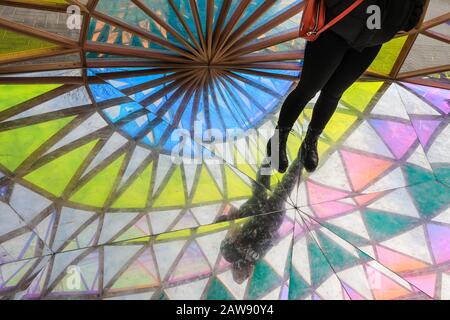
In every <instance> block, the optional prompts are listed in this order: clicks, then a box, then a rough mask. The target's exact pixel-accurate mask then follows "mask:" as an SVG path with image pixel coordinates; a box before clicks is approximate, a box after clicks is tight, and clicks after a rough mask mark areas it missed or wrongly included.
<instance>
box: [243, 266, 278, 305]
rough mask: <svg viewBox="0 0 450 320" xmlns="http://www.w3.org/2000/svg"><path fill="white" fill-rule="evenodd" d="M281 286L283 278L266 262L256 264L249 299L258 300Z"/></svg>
mask: <svg viewBox="0 0 450 320" xmlns="http://www.w3.org/2000/svg"><path fill="white" fill-rule="evenodd" d="M280 284H281V278H280V277H279V276H278V275H277V274H276V273H275V272H274V271H273V270H272V268H271V267H270V266H269V265H268V264H267V263H266V262H265V261H260V262H258V263H257V264H256V266H255V270H254V271H253V278H252V281H251V283H250V287H249V291H248V299H249V300H256V299H258V298H261V297H263V296H264V295H266V294H268V293H269V292H270V290H271V289H273V288H274V287H276V286H277V285H280Z"/></svg>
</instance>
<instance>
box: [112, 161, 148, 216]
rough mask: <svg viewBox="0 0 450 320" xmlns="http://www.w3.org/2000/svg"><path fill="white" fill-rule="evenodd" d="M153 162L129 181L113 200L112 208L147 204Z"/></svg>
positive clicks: (136, 206) (139, 206) (135, 206)
mask: <svg viewBox="0 0 450 320" xmlns="http://www.w3.org/2000/svg"><path fill="white" fill-rule="evenodd" d="M152 172H153V163H151V164H149V165H148V167H147V168H146V169H145V170H144V171H143V172H142V173H141V174H140V175H139V176H138V177H137V178H136V180H134V181H133V183H131V185H130V186H129V187H128V188H127V189H126V190H125V191H124V192H123V193H122V195H120V196H119V198H118V199H117V200H116V201H115V202H114V204H113V206H112V207H113V208H145V207H146V206H147V199H148V194H149V191H150V183H151V179H152Z"/></svg>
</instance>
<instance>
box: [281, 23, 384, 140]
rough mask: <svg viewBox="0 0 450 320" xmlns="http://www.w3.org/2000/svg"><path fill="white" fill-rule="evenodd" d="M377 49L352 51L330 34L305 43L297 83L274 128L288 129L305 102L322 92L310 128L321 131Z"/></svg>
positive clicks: (369, 62) (339, 38) (378, 48)
mask: <svg viewBox="0 0 450 320" xmlns="http://www.w3.org/2000/svg"><path fill="white" fill-rule="evenodd" d="M380 49H381V45H379V46H375V47H369V48H365V49H364V50H362V51H358V50H355V49H353V48H351V47H350V46H349V45H348V44H347V42H346V41H345V40H344V39H343V38H341V37H340V36H338V35H337V34H335V33H334V32H333V31H326V32H324V33H323V34H322V35H321V36H320V37H319V38H318V39H317V40H316V41H315V42H308V43H307V45H306V49H305V59H304V64H303V71H302V75H301V78H300V83H299V84H298V86H297V88H295V90H293V91H292V92H291V93H290V94H289V96H288V97H287V99H286V101H285V102H284V104H283V107H282V108H281V113H280V118H279V120H278V126H279V127H282V128H292V126H293V125H294V123H295V121H297V119H298V117H299V116H300V113H302V111H303V109H304V108H305V106H306V105H307V104H308V102H309V101H310V100H311V99H312V98H314V97H315V95H316V94H317V92H319V91H320V90H322V91H321V93H320V97H319V99H318V100H317V102H316V105H315V107H314V111H313V116H312V120H311V124H310V127H311V128H313V129H316V130H317V131H322V130H323V129H325V127H326V125H327V124H328V122H329V121H330V119H331V117H332V116H333V114H334V112H335V111H336V108H337V105H338V103H339V100H340V99H341V97H342V95H343V94H344V92H345V91H346V90H347V89H348V88H349V87H350V86H351V85H352V84H353V83H354V82H355V81H356V80H357V79H358V78H359V77H360V76H361V75H362V74H363V73H364V71H365V70H366V69H367V68H368V67H369V66H370V64H371V63H372V62H373V60H374V59H375V57H376V56H377V54H378V52H379V51H380Z"/></svg>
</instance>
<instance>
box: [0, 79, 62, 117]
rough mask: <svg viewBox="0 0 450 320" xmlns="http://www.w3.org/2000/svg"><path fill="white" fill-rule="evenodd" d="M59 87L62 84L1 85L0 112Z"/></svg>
mask: <svg viewBox="0 0 450 320" xmlns="http://www.w3.org/2000/svg"><path fill="white" fill-rule="evenodd" d="M59 87H61V85H60V84H18V85H15V84H0V112H2V111H5V110H6V109H9V108H11V107H14V106H16V105H18V104H21V103H23V102H25V101H28V100H31V99H33V98H36V97H38V96H40V95H43V94H44V93H47V92H49V91H52V90H54V89H56V88H59Z"/></svg>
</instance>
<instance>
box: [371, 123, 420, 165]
mask: <svg viewBox="0 0 450 320" xmlns="http://www.w3.org/2000/svg"><path fill="white" fill-rule="evenodd" d="M370 123H371V124H372V125H373V127H374V128H375V130H376V131H377V132H378V135H379V136H380V137H381V138H382V139H383V141H384V142H385V143H386V145H387V146H388V147H389V149H390V150H391V151H392V153H393V154H394V155H395V157H396V158H397V159H401V158H403V156H404V155H405V154H406V153H407V152H408V150H409V149H410V148H411V146H412V145H413V144H414V143H415V142H416V140H417V135H416V132H415V130H414V128H413V127H412V126H411V125H409V124H405V123H401V122H397V121H386V120H371V121H370Z"/></svg>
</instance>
